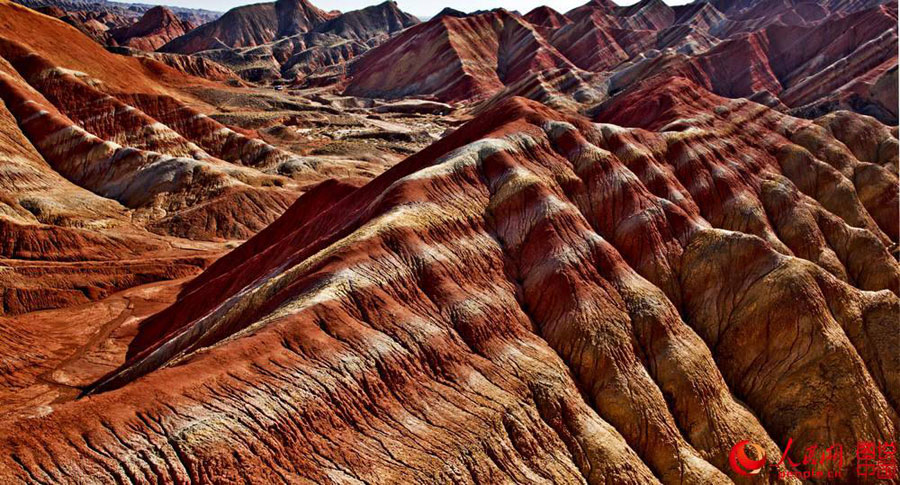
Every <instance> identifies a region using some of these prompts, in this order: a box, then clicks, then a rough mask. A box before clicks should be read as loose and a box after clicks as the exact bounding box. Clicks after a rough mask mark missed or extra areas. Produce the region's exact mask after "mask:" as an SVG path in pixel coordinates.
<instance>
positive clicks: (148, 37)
mask: <svg viewBox="0 0 900 485" xmlns="http://www.w3.org/2000/svg"><path fill="white" fill-rule="evenodd" d="M193 29H194V26H193V25H191V24H190V23H189V22H185V21H183V20H181V19H180V18H178V17H177V16H176V15H175V14H174V13H173V12H172V11H171V10H169V9H168V8H166V7H154V8H151V9H150V10H147V12H146V13H145V14H144V16H143V17H141V19H140V20H139V21H138V22H137V23H136V24H134V25H131V26H129V27H125V28H120V29H114V30H112V31H110V35H111V36H112V38H113V39H115V41H116V43H117V44H118V45H120V46H125V47H132V48H134V49H140V50H144V51H154V50H156V49H157V48H159V47H161V46H162V45H163V44H165V43H167V42H169V41H170V40H172V39H174V38H176V37H179V36H182V35H184V34H186V33H187V32H189V31H191V30H193Z"/></svg>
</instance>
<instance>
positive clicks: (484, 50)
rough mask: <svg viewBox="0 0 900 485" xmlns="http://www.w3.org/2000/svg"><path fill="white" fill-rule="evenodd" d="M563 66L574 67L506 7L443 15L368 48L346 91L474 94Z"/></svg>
mask: <svg viewBox="0 0 900 485" xmlns="http://www.w3.org/2000/svg"><path fill="white" fill-rule="evenodd" d="M425 59H430V61H429V62H424V60H425ZM434 66H440V67H439V68H438V69H434ZM559 67H565V68H574V66H573V65H572V63H571V62H570V61H569V60H567V59H566V58H565V57H564V56H563V55H562V54H560V53H559V52H558V51H557V50H556V49H555V48H554V47H553V46H551V45H550V44H549V43H548V42H547V41H546V40H545V39H544V38H543V37H541V36H540V34H539V33H538V32H537V31H536V30H535V28H534V27H533V26H531V24H529V23H528V22H527V21H526V20H525V19H524V18H522V17H521V16H519V15H516V14H513V13H510V12H507V11H505V10H502V9H501V10H495V11H492V12H486V13H481V14H477V15H471V16H466V17H462V18H458V17H453V16H447V15H444V16H440V17H437V18H435V19H432V20H430V21H428V22H425V23H423V24H420V25H417V26H415V27H413V28H410V29H408V30H406V31H404V32H403V33H401V34H400V35H398V36H395V37H393V38H391V39H390V40H388V41H387V42H385V43H384V44H382V45H380V46H378V47H376V48H375V49H372V50H371V51H369V52H368V53H367V54H366V56H365V57H363V58H362V59H360V60H359V62H356V63H354V64H353V66H352V73H351V74H352V80H351V82H350V83H349V85H348V86H347V89H346V92H347V93H348V94H352V95H356V96H370V97H387V98H397V97H402V96H408V95H430V96H435V97H437V98H438V99H441V100H444V101H459V100H471V99H479V98H484V97H486V96H489V95H491V94H494V93H496V92H497V91H499V90H500V89H502V88H503V86H504V85H505V84H509V83H515V82H517V81H519V80H521V79H523V78H525V77H526V76H528V75H529V74H531V73H533V72H537V71H543V70H546V69H553V68H559Z"/></svg>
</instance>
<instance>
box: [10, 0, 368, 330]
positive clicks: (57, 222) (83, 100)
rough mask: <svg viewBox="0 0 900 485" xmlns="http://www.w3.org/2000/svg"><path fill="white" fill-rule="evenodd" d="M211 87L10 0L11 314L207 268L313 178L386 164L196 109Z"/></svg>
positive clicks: (340, 175)
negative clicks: (270, 134) (265, 133)
mask: <svg viewBox="0 0 900 485" xmlns="http://www.w3.org/2000/svg"><path fill="white" fill-rule="evenodd" d="M29 33H40V35H28V34H29ZM147 55H150V54H147ZM159 56H166V55H163V54H159ZM169 56H174V55H169ZM163 60H165V57H163ZM175 61H176V62H172V63H173V64H175V65H176V67H179V68H181V69H182V71H190V70H191V69H192V68H194V67H196V68H198V69H201V70H202V69H208V68H209V66H214V65H213V64H212V63H209V61H205V60H203V59H200V60H199V65H197V63H196V62H193V63H192V62H191V61H190V60H188V61H184V60H183V59H175ZM177 61H180V62H182V63H179V62H177ZM184 62H186V63H184ZM207 63H208V64H207ZM204 65H205V66H206V67H204ZM213 69H215V68H214V67H213ZM218 69H219V72H221V73H222V75H226V74H225V73H227V70H225V69H224V68H222V67H221V66H219V68H218ZM204 72H205V73H206V74H208V75H209V76H208V77H210V78H214V77H215V72H211V71H209V70H206V71H204ZM204 72H198V74H203V73H204ZM229 78H230V79H232V80H234V79H236V77H235V76H234V75H233V74H231V75H230V77H229ZM197 88H204V89H224V88H225V87H224V86H222V85H218V84H214V83H211V82H209V81H206V80H204V79H200V78H196V77H192V76H187V75H185V74H184V73H183V72H179V71H178V70H174V69H172V68H169V67H167V65H166V64H165V63H161V62H159V61H157V60H151V59H148V58H144V57H140V58H129V57H125V56H121V55H115V54H111V53H109V52H107V51H106V50H105V49H104V48H103V47H101V46H100V45H98V44H96V43H95V42H93V41H92V40H90V39H89V38H87V37H85V36H84V35H82V34H81V33H79V32H78V31H76V30H75V29H73V28H72V27H70V26H68V25H66V24H64V23H62V22H60V21H58V20H54V19H51V18H49V17H46V16H43V15H40V14H37V13H35V12H33V11H31V10H28V9H26V8H24V7H20V6H18V5H14V4H10V3H8V2H2V3H0V136H2V139H3V140H4V142H3V144H2V146H0V149H2V151H0V162H2V163H0V187H2V190H0V201H2V202H0V207H2V209H0V226H2V228H3V231H2V233H3V237H2V238H0V239H2V240H0V259H2V266H3V269H4V271H2V272H0V273H2V275H0V283H2V291H0V313H3V314H18V313H23V312H29V311H35V310H41V309H46V308H57V307H64V306H70V305H74V304H81V303H86V302H89V301H93V300H96V299H98V298H103V297H105V296H107V295H110V294H111V293H113V292H115V291H119V290H122V289H124V288H128V287H131V286H135V285H141V284H146V283H150V282H154V281H157V280H167V279H172V278H181V277H186V276H190V275H193V274H196V273H197V272H198V271H199V270H200V269H202V268H203V267H205V266H206V265H208V264H209V262H210V261H212V260H213V259H215V257H217V256H219V255H221V254H222V252H223V251H224V250H225V248H224V247H223V245H224V244H223V241H225V240H233V239H246V238H248V237H250V236H251V235H253V234H254V233H255V232H257V231H259V230H261V229H263V228H264V227H266V225H268V224H269V223H270V222H272V221H273V220H275V219H276V218H277V217H278V216H279V215H280V214H281V213H282V212H284V210H285V209H286V208H287V207H288V206H289V205H290V204H291V203H292V202H293V200H294V199H296V198H297V197H298V196H299V195H300V194H301V193H302V192H303V191H305V190H306V189H307V188H309V187H312V186H314V185H316V184H318V183H319V182H321V181H323V180H325V179H328V178H332V177H336V178H340V179H346V178H350V179H357V178H358V177H359V176H362V177H371V175H370V174H371V170H372V168H373V166H374V164H371V163H366V164H365V168H364V169H363V171H362V172H360V171H359V170H358V168H359V167H357V166H355V165H354V162H352V161H349V160H329V159H315V160H313V159H309V158H304V157H300V156H297V155H295V154H294V153H291V152H288V151H286V150H283V149H280V148H277V147H275V146H272V145H270V144H268V143H266V142H264V141H262V140H260V139H258V138H256V137H253V136H250V134H249V133H246V132H241V131H239V130H238V131H236V130H234V129H231V128H229V127H226V126H225V125H222V124H221V123H219V122H217V121H215V120H214V119H212V118H210V117H208V116H207V115H206V114H204V113H203V112H201V111H199V110H198V109H197V108H195V107H194V106H202V103H201V102H200V101H198V100H197V99H196V98H193V97H192V96H191V95H190V94H189V93H188V90H192V89H197ZM202 241H209V242H202Z"/></svg>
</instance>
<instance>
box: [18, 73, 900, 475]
mask: <svg viewBox="0 0 900 485" xmlns="http://www.w3.org/2000/svg"><path fill="white" fill-rule="evenodd" d="M621 99H622V102H623V103H626V104H628V105H630V106H634V109H633V110H632V111H630V112H629V111H626V110H622V109H616V108H615V107H610V109H609V110H608V111H605V112H603V113H601V114H599V115H598V116H599V119H600V120H603V121H616V122H619V123H622V124H625V125H629V124H633V121H634V120H635V119H640V120H641V122H642V125H643V126H645V128H627V127H622V126H616V125H612V124H608V123H605V122H604V123H599V124H592V123H589V122H587V120H584V119H583V118H580V117H578V116H574V115H565V114H562V113H559V112H555V111H553V110H549V109H547V108H545V107H543V106H541V105H539V104H537V103H535V102H531V101H526V100H522V99H520V98H514V99H509V100H507V101H505V102H503V103H501V104H499V105H497V106H496V107H495V108H493V109H491V110H488V111H486V112H484V113H483V114H482V115H480V116H479V117H477V118H475V119H474V120H472V121H471V122H469V123H468V124H466V125H465V126H463V127H461V128H460V129H458V130H457V131H456V132H454V133H453V134H451V135H449V136H448V137H446V138H444V139H443V140H442V141H440V142H439V143H437V144H435V145H433V146H431V147H429V148H428V149H426V150H424V151H422V152H420V153H418V154H416V155H414V156H412V157H410V158H409V159H407V160H406V161H404V162H403V163H401V164H400V165H398V166H396V167H394V169H392V170H390V171H389V172H387V173H385V174H384V175H382V176H381V177H379V178H377V179H375V180H374V181H372V182H371V183H369V184H368V185H366V186H363V187H360V188H354V187H346V186H341V185H332V186H328V187H325V186H323V188H322V189H321V190H314V191H311V192H309V193H307V194H306V195H304V196H303V197H301V198H300V199H298V201H297V202H296V203H295V205H294V206H293V207H292V208H291V209H290V211H289V215H285V217H284V218H282V219H280V220H279V221H277V222H276V223H275V224H274V225H273V226H271V227H270V228H269V229H267V230H266V231H264V232H262V233H260V234H259V235H257V236H256V237H254V238H253V239H251V240H250V241H248V243H246V246H245V247H242V248H239V249H238V250H237V251H236V252H235V253H233V254H231V255H229V256H225V257H224V258H222V259H220V260H219V261H218V262H216V263H215V264H214V265H213V266H211V267H210V268H209V269H208V270H207V271H206V272H205V273H203V274H202V275H200V276H199V277H197V278H196V279H194V280H193V281H191V282H190V283H189V284H187V285H186V286H185V287H184V289H183V290H182V291H181V293H180V295H179V296H178V299H177V301H175V302H174V303H173V304H172V305H171V306H169V307H168V308H166V309H165V310H163V311H162V312H160V313H158V314H156V315H154V316H152V317H150V318H149V319H146V320H145V321H143V322H142V323H141V324H140V326H139V327H138V329H137V332H136V335H135V337H134V338H133V340H131V342H130V344H129V346H128V349H127V351H125V356H124V359H125V361H124V364H122V365H121V366H120V367H119V368H118V369H116V370H114V371H112V372H109V373H108V374H107V375H105V376H103V377H101V378H99V379H97V380H96V381H95V382H94V383H93V384H92V385H90V386H88V387H87V394H88V396H87V397H86V398H83V399H81V400H78V401H74V402H68V403H66V404H63V405H55V406H54V410H53V413H51V414H48V415H46V416H43V417H40V418H32V419H29V420H28V421H27V424H25V423H26V421H22V420H14V421H13V422H11V423H9V424H8V425H7V426H6V427H5V429H4V430H3V431H2V432H0V433H2V442H3V443H4V447H5V449H7V450H9V453H10V455H9V456H0V463H2V465H0V473H2V474H4V476H6V477H9V479H16V478H17V477H28V476H34V477H36V478H38V479H44V480H53V479H54V478H55V477H58V476H59V475H60V474H61V473H65V474H66V476H68V477H81V476H88V475H90V476H94V477H99V476H104V477H106V479H107V480H113V479H115V477H118V476H121V477H127V476H129V475H130V476H139V475H141V474H150V475H151V476H159V474H162V475H163V476H165V477H167V479H172V480H178V479H182V478H183V479H192V480H195V481H203V480H211V479H214V478H215V479H223V478H224V477H231V476H241V474H244V475H245V476H247V477H248V479H250V480H255V479H257V477H266V476H272V477H274V476H284V477H295V478H296V477H300V478H302V479H304V480H310V481H326V482H328V481H339V480H341V479H342V478H340V477H353V478H354V479H355V480H360V481H366V482H374V483H390V482H395V481H397V480H400V479H401V477H402V480H413V479H419V480H423V481H435V480H436V481H445V480H450V479H454V477H455V479H458V480H460V481H464V482H480V481H483V480H495V479H498V478H503V479H506V480H510V481H540V480H548V481H552V482H556V483H565V482H572V483H582V482H583V481H588V482H591V483H602V482H615V483H654V482H656V481H661V482H664V483H682V482H689V483H701V482H702V483H711V482H717V483H726V482H728V481H729V479H730V478H733V479H740V478H741V477H740V476H738V475H736V473H735V472H734V471H733V470H732V469H731V468H730V467H729V465H728V454H729V451H730V449H731V447H732V446H733V444H734V442H735V441H736V440H738V439H750V440H752V441H753V442H755V443H759V444H760V445H761V446H762V447H763V449H764V450H765V452H766V454H768V455H769V456H771V457H776V460H777V458H778V457H780V456H781V454H782V452H783V451H784V447H785V445H786V443H787V441H788V438H793V443H794V444H793V447H792V448H791V449H790V451H789V453H790V456H791V457H792V458H793V460H794V461H797V462H800V461H802V454H803V449H804V448H805V447H806V446H807V445H812V444H815V443H821V442H827V443H842V444H843V445H844V447H845V449H852V448H851V447H852V446H855V443H856V442H857V441H860V440H863V441H880V440H890V439H891V437H892V436H895V434H896V432H897V429H896V423H897V408H898V404H900V400H898V398H900V396H898V395H897V389H898V386H897V384H898V383H897V382H895V381H896V376H897V375H898V370H900V369H898V366H900V361H898V359H897V356H896V352H894V350H895V349H896V348H897V345H898V344H900V342H898V334H897V332H896V319H895V317H896V315H897V312H898V311H900V299H898V297H897V293H898V292H900V286H898V283H900V265H898V263H897V261H896V259H895V258H894V257H893V256H891V254H890V253H889V250H888V248H889V247H891V246H892V245H894V244H896V240H897V220H896V217H895V218H894V220H893V221H888V219H885V218H883V217H882V215H881V214H882V212H883V211H888V212H890V211H891V210H894V211H895V210H896V206H897V191H896V186H897V184H896V182H897V179H896V158H894V159H892V161H884V160H882V159H880V158H877V157H876V156H875V155H874V152H872V147H871V146H870V143H873V142H876V141H877V142H878V143H881V144H889V145H890V144H892V145H893V146H895V147H896V144H897V141H896V138H893V135H892V134H891V133H889V132H887V131H885V130H880V129H878V128H877V125H872V124H871V123H869V122H861V123H856V124H855V125H854V128H853V129H852V130H848V131H841V130H839V129H837V127H840V126H843V125H844V124H843V123H838V122H832V121H830V120H826V119H823V120H821V121H820V122H818V123H813V122H810V121H806V120H801V119H796V118H791V117H789V116H786V115H783V114H781V113H778V112H777V111H775V110H772V109H771V108H767V107H765V106H762V105H759V104H756V103H752V102H749V101H746V100H727V99H724V98H718V97H716V96H714V95H712V94H710V93H708V92H705V91H704V90H703V89H702V88H699V87H697V86H695V85H694V84H692V83H691V82H690V81H688V80H685V79H681V78H675V79H671V78H669V79H660V80H658V83H656V84H652V85H649V84H648V85H647V86H644V87H641V88H635V90H634V91H632V92H628V93H624V94H623V97H622V98H621ZM669 103H671V104H673V105H675V106H677V107H678V109H670V110H660V109H657V110H655V111H654V110H652V109H649V108H651V107H654V106H666V105H668V104H669ZM639 112H641V113H645V114H646V113H649V114H647V115H645V116H642V117H640V118H633V116H636V115H637V113H639ZM629 113H631V114H629ZM846 116H850V117H851V118H854V117H856V118H858V116H857V115H852V114H847V115H846ZM875 123H877V122H875ZM864 132H865V133H867V135H865V136H861V134H862V133H864ZM726 147H729V148H726ZM873 157H875V158H873ZM874 160H878V161H879V162H875V161H874ZM881 162H886V164H887V166H886V165H882V164H880V163H881ZM862 174H866V175H865V176H863V175H862ZM863 178H866V179H867V180H870V181H871V182H869V183H866V184H865V186H862V185H860V186H858V187H857V188H855V186H854V183H860V182H861V181H862V179H863ZM878 181H885V182H888V184H886V185H885V184H882V183H881V182H878ZM876 201H877V202H876ZM822 369H830V371H829V372H827V373H823V372H822V371H821V370H822ZM151 395H152V396H153V399H148V398H147V397H148V396H151ZM112 403H115V406H112V405H111V404H112ZM213 403H214V404H213ZM100 409H102V410H104V411H103V413H102V416H103V417H102V419H101V418H98V416H99V414H98V410H100ZM796 409H803V410H804V411H805V412H803V413H796V412H793V410H796ZM10 412H13V413H23V412H27V407H23V406H19V407H16V408H14V409H12V410H10ZM98 420H99V422H100V423H102V424H98ZM61 423H65V426H62V425H61ZM823 423H829V425H828V426H825V425H823ZM26 425H27V426H28V429H29V432H28V433H25V432H23V430H22V427H23V426H26ZM67 436H84V437H85V438H84V439H83V440H81V441H87V442H88V443H90V446H81V445H79V444H78V443H79V442H78V441H74V440H70V439H68V438H67ZM38 442H40V443H44V445H43V446H37V445H36V443H38ZM96 449H100V450H104V453H102V454H100V453H95V452H93V451H92V450H96ZM350 450H353V451H352V452H351V451H350ZM348 453H350V454H352V456H353V457H354V458H353V459H352V460H349V459H347V456H348ZM313 456H315V459H312V458H311V457H313ZM60 463H65V464H66V465H65V468H61V467H60V465H58V464H60ZM843 466H844V469H843V470H844V472H849V468H847V467H849V466H852V464H851V463H847V462H845V463H844V464H843ZM154 470H158V471H154ZM335 474H338V475H335ZM488 477H492V478H488ZM758 481H768V477H767V476H761V477H760V479H759V480H758ZM772 481H778V480H777V479H776V478H772ZM785 481H788V482H790V481H791V480H790V479H786V480H785Z"/></svg>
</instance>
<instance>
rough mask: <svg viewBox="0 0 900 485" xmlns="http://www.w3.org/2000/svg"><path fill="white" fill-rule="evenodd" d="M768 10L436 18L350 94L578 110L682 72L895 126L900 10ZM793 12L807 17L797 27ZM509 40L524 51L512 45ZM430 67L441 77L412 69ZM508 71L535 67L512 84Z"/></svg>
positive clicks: (360, 76)
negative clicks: (501, 99) (514, 66)
mask: <svg viewBox="0 0 900 485" xmlns="http://www.w3.org/2000/svg"><path fill="white" fill-rule="evenodd" d="M768 3H770V4H771V5H768V4H767V2H759V4H754V6H752V8H751V7H750V6H742V5H740V4H737V3H734V4H731V3H727V2H719V3H707V2H695V3H693V4H690V5H685V6H678V7H669V6H668V5H666V4H665V3H664V2H662V1H659V0H644V1H642V2H639V3H637V4H634V5H631V6H628V7H618V6H616V5H614V4H612V3H610V2H599V3H598V2H590V3H588V4H585V5H584V6H582V7H579V8H576V9H574V10H572V11H570V12H567V13H566V14H565V15H562V14H558V13H556V12H553V11H552V10H549V9H546V8H539V9H535V10H534V11H533V12H529V13H528V14H527V15H526V16H525V17H518V16H516V15H513V14H508V13H506V12H502V11H497V12H490V13H484V12H481V13H474V14H463V13H457V14H454V15H439V16H437V17H435V18H434V19H432V20H431V21H429V22H427V23H426V24H425V25H423V26H420V27H417V28H415V29H411V30H409V31H407V32H405V33H403V35H400V36H397V37H395V38H393V39H391V40H390V41H389V42H387V43H386V44H384V45H383V46H380V47H379V48H378V49H374V50H372V51H371V52H368V53H366V55H365V56H363V57H362V58H361V59H360V61H359V62H356V63H354V64H353V65H352V66H351V68H350V70H349V74H350V78H351V79H350V82H349V83H348V85H347V89H346V91H345V92H346V93H347V94H352V95H363V96H380V97H402V96H407V95H429V96H435V97H438V98H440V99H442V100H445V101H457V102H470V101H472V100H481V99H483V98H484V97H486V96H490V95H495V94H498V93H499V94H500V95H502V96H508V95H511V94H515V95H524V96H528V97H532V98H533V99H536V100H539V101H541V102H545V103H546V102H548V100H552V102H553V104H555V105H564V104H570V105H572V104H589V103H593V102H594V101H595V100H596V99H597V96H596V95H595V94H594V93H592V94H590V95H585V94H584V93H586V92H587V91H588V90H590V91H595V92H598V93H603V92H604V91H605V95H606V96H613V95H615V93H616V92H617V91H619V90H621V89H622V87H623V86H627V85H628V84H629V83H632V82H634V81H636V80H640V79H642V78H646V77H650V76H652V75H654V74H656V73H669V74H672V73H678V74H679V75H682V76H686V77H689V78H691V79H693V80H694V81H695V82H696V83H697V84H699V85H701V86H703V87H705V88H706V89H709V90H711V91H713V92H715V93H716V94H720V95H723V96H728V97H747V98H750V99H754V100H756V101H760V102H764V103H765V104H767V105H769V106H771V107H774V108H777V109H779V110H782V111H786V112H787V111H791V112H792V113H794V114H799V115H803V116H808V117H816V116H819V115H822V114H824V113H827V112H829V111H834V110H838V109H852V110H855V111H857V112H860V113H864V114H868V115H871V116H875V117H877V118H878V119H879V120H881V121H883V122H885V123H889V124H896V123H897V117H896V114H894V112H893V111H892V110H893V107H892V106H893V105H894V104H896V103H892V102H891V100H892V98H891V96H893V94H894V93H895V92H896V89H891V88H893V87H895V84H894V82H893V79H895V74H893V73H895V72H896V66H897V52H896V48H895V47H896V43H897V6H896V2H892V1H887V2H876V1H872V2H823V3H822V4H821V5H819V4H816V5H815V6H813V5H812V4H810V5H807V6H806V7H800V6H798V7H796V9H795V10H796V11H795V10H791V8H793V7H786V6H785V5H787V4H788V3H790V2H788V3H786V4H785V5H781V4H780V3H779V2H768ZM763 4H767V5H763ZM779 5H781V6H779ZM748 9H749V10H748ZM809 9H813V10H816V9H818V14H816V15H813V14H812V13H811V12H810V11H809ZM797 12H801V13H803V15H806V17H803V18H794V16H798V15H800V14H799V13H797ZM507 17H508V18H510V19H518V20H517V21H510V20H508V18H507ZM522 26H525V27H524V29H527V30H529V31H530V33H528V34H523V32H524V30H523V28H522ZM526 37H527V38H528V39H527V40H526ZM801 39H802V40H801ZM513 40H515V41H516V42H522V45H526V44H527V45H528V47H527V48H519V46H518V45H516V47H512V44H506V43H507V42H512V41H513ZM504 45H507V46H508V47H504ZM435 58H436V59H441V66H443V67H442V69H439V70H431V71H429V72H424V71H422V72H418V71H416V67H415V66H416V65H427V64H428V63H427V62H426V61H425V60H426V59H435ZM509 62H512V63H517V62H518V63H521V62H527V66H528V68H527V70H526V71H525V72H520V71H516V72H514V73H513V75H511V76H510V75H509V74H508V73H507V72H506V70H505V68H506V66H505V65H504V64H505V63H509ZM407 65H408V66H409V67H408V68H404V69H400V70H397V71H392V70H391V68H390V66H407ZM585 71H587V73H586V72H585ZM588 73H597V74H599V76H592V75H591V74H588ZM591 77H593V79H588V78H591ZM560 79H566V81H564V82H562V81H559V80H560ZM382 80H383V82H382ZM566 98H568V100H566ZM575 98H580V99H575Z"/></svg>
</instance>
